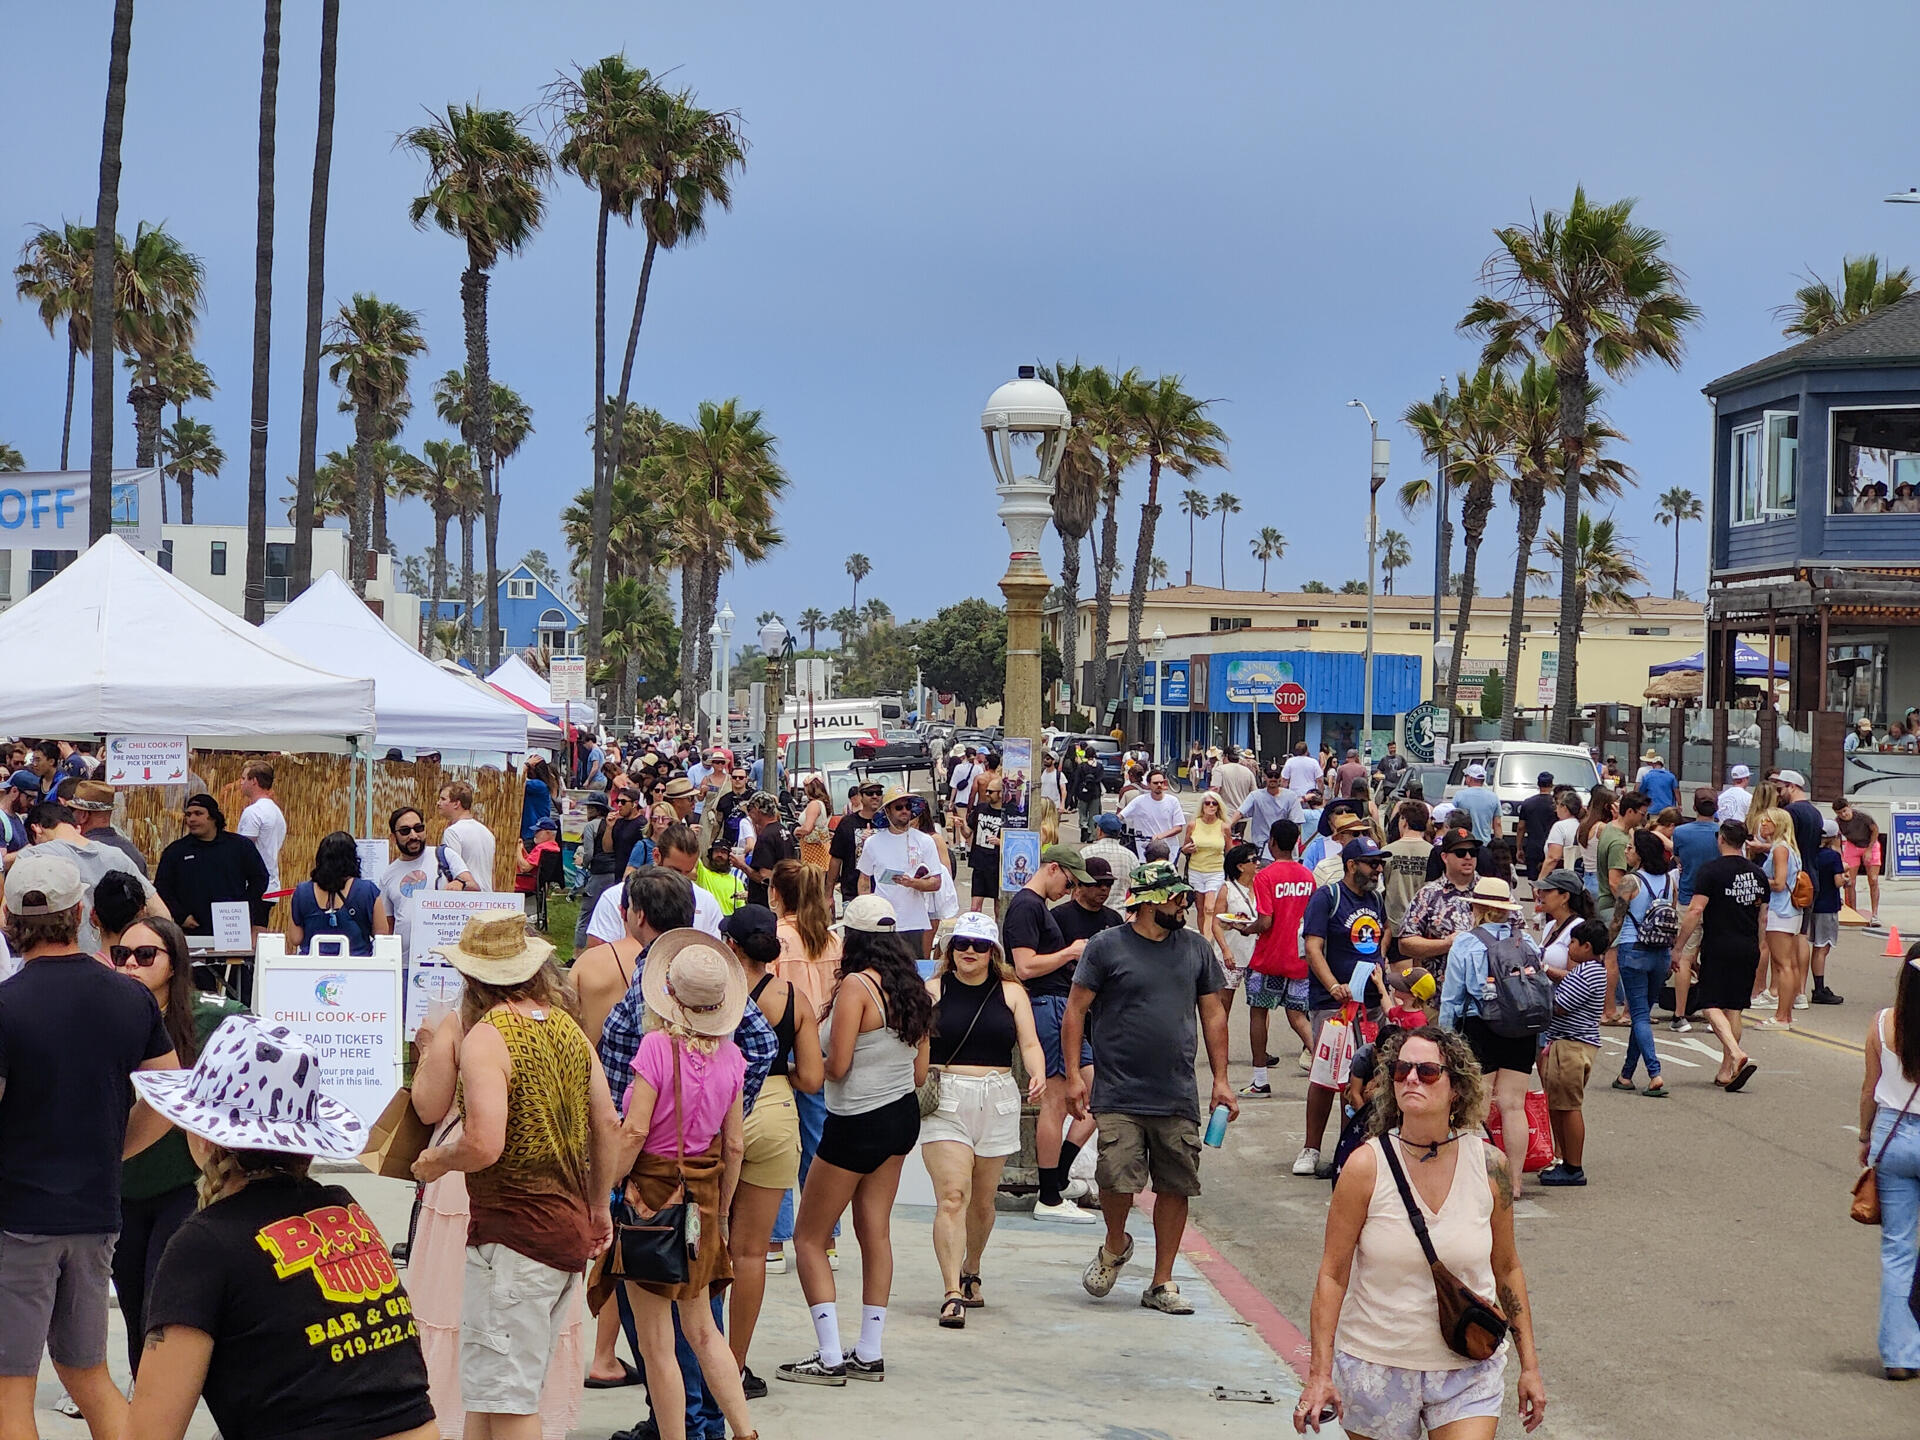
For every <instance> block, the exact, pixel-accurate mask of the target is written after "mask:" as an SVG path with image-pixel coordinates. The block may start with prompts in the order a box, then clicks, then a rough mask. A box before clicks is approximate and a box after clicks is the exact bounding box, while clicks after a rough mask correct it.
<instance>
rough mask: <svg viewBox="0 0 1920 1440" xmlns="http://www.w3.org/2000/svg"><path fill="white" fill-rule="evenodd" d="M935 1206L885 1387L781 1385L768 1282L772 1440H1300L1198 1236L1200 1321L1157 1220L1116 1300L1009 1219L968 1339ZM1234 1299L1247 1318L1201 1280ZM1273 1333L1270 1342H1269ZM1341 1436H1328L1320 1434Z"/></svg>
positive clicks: (1057, 1239) (779, 1320) (621, 1419)
mask: <svg viewBox="0 0 1920 1440" xmlns="http://www.w3.org/2000/svg"><path fill="white" fill-rule="evenodd" d="M326 1178H327V1179H328V1180H329V1181H332V1182H337V1183H341V1184H345V1185H346V1186H348V1187H349V1188H350V1189H352V1190H353V1191H354V1193H355V1194H356V1195H357V1196H358V1197H359V1198H360V1200H361V1203H362V1204H364V1205H365V1206H366V1207H367V1209H368V1212H369V1213H370V1214H371V1215H372V1216H373V1218H374V1222H375V1223H376V1224H377V1225H379V1227H380V1229H381V1233H382V1234H384V1235H386V1236H387V1237H388V1238H389V1240H394V1239H398V1238H399V1237H400V1236H403V1235H404V1234H405V1233H406V1226H407V1213H408V1209H409V1207H410V1205H411V1203H412V1186H411V1185H407V1184H403V1183H401V1182H398V1181H392V1180H379V1179H375V1178H373V1177H371V1176H368V1175H366V1174H364V1173H363V1172H359V1171H354V1172H351V1173H346V1174H341V1175H337V1176H334V1175H330V1176H327V1177H326ZM932 1219H933V1212H932V1210H931V1209H929V1208H927V1207H923V1206H915V1205H902V1206H899V1207H898V1208H896V1210H895V1211H894V1218H893V1245H894V1282H893V1295H892V1303H891V1305H890V1307H889V1313H888V1317H887V1339H886V1355H887V1371H888V1375H887V1380H886V1382H885V1383H884V1384H881V1385H871V1384H861V1383H853V1384H849V1385H847V1386H846V1387H845V1388H828V1387H820V1386H810V1385H792V1384H785V1383H782V1382H780V1381H778V1380H775V1379H774V1378H773V1376H774V1370H775V1367H777V1366H778V1365H780V1364H781V1363H782V1362H784V1361H789V1360H797V1359H802V1358H804V1357H805V1356H807V1355H810V1354H812V1353H813V1350H814V1348H815V1347H814V1337H813V1327H812V1325H811V1323H810V1322H809V1320H808V1317H807V1310H806V1305H805V1302H804V1301H803V1300H802V1298H801V1295H800V1282H799V1279H798V1277H797V1276H796V1275H794V1274H793V1273H792V1272H791V1270H790V1271H789V1273H787V1274H785V1275H773V1276H769V1277H768V1283H767V1299H766V1304H765V1307H764V1309H763V1311H762V1313H761V1316H760V1322H759V1326H758V1328H757V1329H756V1331H755V1334H754V1344H753V1354H752V1356H751V1357H750V1363H751V1365H752V1367H753V1370H754V1373H755V1374H757V1375H760V1376H761V1377H762V1378H764V1379H766V1380H767V1381H768V1384H769V1387H770V1393H769V1394H768V1395H767V1397H766V1398H765V1399H764V1400H756V1401H754V1402H753V1407H752V1408H753V1417H754V1421H755V1423H756V1424H757V1425H758V1427H759V1430H760V1433H761V1434H762V1435H763V1436H766V1437H767V1440H775V1437H798V1440H827V1437H830V1436H836V1435H845V1434H858V1435H860V1436H862V1437H863V1440H896V1437H898V1440H906V1437H914V1440H920V1437H925V1436H930V1435H942V1434H953V1435H960V1434H970V1435H993V1436H995V1437H1021V1436H1036V1437H1038V1436H1048V1437H1053V1436H1063V1435H1066V1436H1073V1435H1098V1436H1101V1437H1103V1440H1200V1437H1221V1440H1256V1437H1257V1440H1272V1437H1273V1436H1274V1435H1275V1434H1277V1433H1281V1432H1282V1431H1286V1432H1287V1433H1291V1432H1290V1428H1289V1427H1290V1422H1291V1418H1292V1417H1291V1411H1292V1408H1293V1404H1294V1402H1295V1401H1296V1400H1297V1399H1298V1398H1299V1393H1300V1387H1299V1383H1298V1381H1297V1380H1296V1378H1295V1376H1294V1373H1293V1371H1292V1370H1291V1369H1290V1368H1289V1367H1288V1365H1287V1364H1286V1362H1285V1361H1283V1360H1282V1359H1280V1358H1279V1356H1278V1355H1276V1353H1275V1348H1274V1347H1276V1346H1278V1347H1282V1348H1284V1347H1285V1346H1287V1345H1288V1344H1290V1343H1291V1341H1292V1338H1293V1337H1292V1334H1291V1332H1290V1330H1289V1329H1288V1327H1287V1324H1286V1322H1285V1321H1283V1320H1281V1319H1280V1318H1279V1316H1278V1312H1275V1311H1273V1310H1272V1309H1271V1307H1270V1306H1268V1305H1267V1304H1266V1302H1265V1300H1264V1299H1263V1297H1261V1296H1260V1295H1259V1294H1258V1292H1256V1291H1254V1290H1253V1289H1252V1287H1251V1286H1250V1285H1247V1284H1246V1282H1244V1281H1242V1280H1241V1279H1240V1278H1239V1276H1238V1274H1237V1272H1235V1271H1233V1270H1232V1269H1231V1267H1229V1266H1227V1265H1226V1262H1225V1261H1223V1260H1221V1259H1220V1258H1219V1256H1218V1255H1217V1253H1216V1252H1215V1251H1214V1250H1213V1247H1212V1246H1211V1245H1209V1244H1208V1243H1207V1242H1206V1241H1205V1240H1204V1238H1202V1237H1201V1236H1200V1235H1199V1234H1198V1232H1194V1231H1189V1232H1188V1249H1187V1251H1186V1253H1184V1254H1183V1255H1182V1258H1181V1261H1180V1263H1179V1265H1178V1266H1177V1267H1176V1269H1175V1272H1174V1278H1175V1280H1176V1281H1177V1282H1178V1284H1179V1286H1180V1289H1181V1292H1182V1293H1183V1294H1185V1295H1186V1296H1187V1298H1188V1299H1189V1300H1190V1301H1191V1302H1192V1303H1193V1306H1194V1312H1195V1313H1194V1314H1192V1315H1191V1316H1184V1317H1181V1316H1170V1315H1162V1314H1159V1313H1158V1312H1156V1311H1151V1310H1145V1309H1142V1308H1141V1306H1140V1293H1141V1291H1142V1290H1143V1289H1144V1288H1145V1285H1146V1282H1147V1279H1148V1276H1149V1274H1150V1272H1151V1269H1152V1262H1151V1258H1150V1257H1151V1254H1152V1249H1153V1235H1152V1230H1151V1227H1150V1225H1149V1223H1148V1220H1147V1217H1146V1215H1145V1214H1144V1213H1136V1216H1135V1219H1134V1222H1133V1225H1132V1227H1131V1228H1132V1230H1133V1233H1134V1235H1135V1243H1136V1258H1135V1260H1134V1262H1133V1263H1132V1264H1130V1265H1129V1266H1128V1267H1127V1268H1126V1269H1125V1270H1123V1271H1122V1272H1121V1276H1120V1283H1119V1284H1118V1285H1117V1286H1116V1287H1115V1289H1114V1291H1113V1293H1112V1294H1111V1295H1109V1296H1108V1297H1107V1298H1106V1299H1105V1300H1094V1299H1092V1298H1091V1297H1089V1296H1088V1295H1087V1294H1086V1292H1085V1291H1084V1290H1082V1289H1081V1288H1080V1272H1081V1270H1082V1269H1083V1268H1084V1267H1085V1265H1086V1263H1087V1261H1088V1260H1089V1259H1091V1258H1092V1256H1093V1251H1094V1247H1095V1245H1096V1244H1098V1241H1099V1236H1100V1235H1101V1233H1102V1231H1101V1227H1100V1226H1098V1225H1072V1226H1069V1225H1060V1224H1055V1223H1047V1222H1039V1221H1035V1220H1034V1219H1033V1218H1032V1217H1031V1216H1029V1215H1025V1214H1003V1215H1001V1217H1000V1220H999V1223H998V1225H997V1226H996V1227H995V1229H994V1234H993V1241H992V1244H991V1245H990V1246H989V1247H988V1250H987V1256H986V1263H985V1267H984V1272H985V1278H984V1293H985V1296H986V1299H987V1305H986V1307H985V1308H984V1309H980V1310H972V1311H969V1312H968V1315H967V1327H966V1329H965V1330H960V1331H953V1330H942V1329H940V1328H939V1326H938V1325H937V1324H936V1323H935V1320H936V1315H937V1312H938V1309H939V1302H940V1294H941V1285H940V1276H939V1270H938V1268H937V1267H936V1266H935V1264H934V1259H933V1244H932ZM1203 1269H1204V1270H1205V1271H1206V1272H1208V1274H1211V1275H1212V1276H1213V1277H1214V1278H1215V1279H1217V1280H1218V1281H1219V1282H1220V1284H1221V1285H1222V1286H1224V1287H1225V1288H1226V1289H1227V1290H1228V1291H1229V1292H1231V1293H1234V1294H1235V1295H1236V1297H1237V1299H1238V1301H1239V1303H1240V1304H1241V1305H1242V1307H1243V1308H1244V1309H1245V1310H1246V1312H1247V1313H1246V1314H1244V1315H1243V1314H1242V1313H1240V1311H1237V1310H1236V1309H1235V1308H1234V1307H1233V1306H1232V1305H1230V1304H1229V1303H1228V1302H1227V1300H1226V1299H1225V1298H1223V1296H1222V1293H1221V1290H1220V1289H1217V1288H1216V1287H1215V1285H1214V1284H1213V1283H1210V1281H1209V1279H1208V1278H1207V1275H1206V1274H1203V1273H1202V1270H1203ZM859 1270H860V1253H859V1247H858V1246H857V1245H854V1244H853V1243H852V1237H851V1234H849V1235H848V1237H847V1241H846V1242H845V1243H844V1244H843V1246H842V1249H841V1269H840V1272H839V1274H838V1276H837V1277H836V1278H837V1280H838V1282H839V1304H840V1325H841V1332H842V1335H843V1337H844V1339H845V1340H846V1341H848V1342H849V1343H850V1342H851V1341H852V1340H853V1339H854V1337H855V1336H857V1335H858V1333H859V1328H860V1274H859ZM112 1325H113V1336H112V1339H111V1341H110V1345H109V1353H110V1355H111V1357H112V1368H113V1373H114V1375H115V1376H116V1378H119V1379H121V1380H124V1379H125V1373H124V1369H125V1360H124V1353H125V1347H124V1344H123V1342H122V1340H121V1338H120V1337H121V1334H122V1333H123V1331H122V1326H121V1321H120V1316H119V1312H118V1311H117V1310H116V1311H114V1312H113V1316H112ZM1263 1335H1264V1336H1265V1338H1263ZM1216 1386H1220V1387H1224V1388H1226V1389H1229V1390H1251V1391H1262V1390H1264V1391H1266V1392H1267V1393H1269V1394H1271V1395H1272V1396H1273V1397H1274V1400H1275V1402H1276V1403H1275V1404H1273V1405H1264V1404H1255V1403H1244V1402H1238V1401H1224V1402H1223V1401H1219V1400H1216V1399H1214V1398H1213V1391H1214V1388H1215V1387H1216ZM59 1389H60V1387H59V1382H58V1381H57V1380H56V1379H55V1378H54V1375H53V1370H52V1367H51V1365H46V1366H44V1367H43V1369H42V1372H41V1386H40V1394H39V1403H40V1405H41V1406H42V1407H43V1408H42V1409H41V1411H40V1413H39V1414H38V1416H37V1418H38V1420H39V1424H40V1433H41V1434H42V1435H43V1436H47V1437H49V1440H69V1437H71V1440H83V1437H85V1436H86V1433H87V1431H86V1427H85V1425H84V1424H83V1423H82V1422H81V1421H79V1420H71V1419H68V1418H66V1417H64V1416H62V1415H59V1414H57V1413H55V1412H54V1411H53V1410H52V1409H51V1408H49V1407H51V1406H52V1405H53V1403H54V1400H55V1398H56V1396H57V1395H58V1393H59ZM644 1414H645V1401H644V1400H643V1398H642V1395H641V1392H640V1391H639V1390H638V1389H624V1390H594V1391H588V1392H586V1396H585V1404H584V1405H583V1407H582V1410H581V1417H580V1424H579V1426H578V1428H577V1429H576V1430H575V1431H574V1434H576V1435H578V1436H582V1437H591V1440H601V1437H604V1436H607V1435H609V1434H611V1433H612V1432H613V1431H615V1430H620V1429H625V1428H627V1427H629V1426H631V1425H633V1424H634V1423H635V1422H636V1421H637V1420H638V1419H639V1418H640V1417H641V1416H642V1415H644ZM1322 1433H1323V1434H1327V1435H1335V1434H1337V1433H1338V1429H1337V1427H1334V1426H1329V1427H1328V1428H1327V1429H1326V1430H1325V1431H1323V1432H1322ZM213 1434H214V1427H213V1424H212V1421H211V1419H210V1417H209V1416H208V1415H207V1413H206V1410H205V1408H204V1407H202V1408H201V1410H200V1411H199V1413H198V1415H197V1416H196V1417H195V1421H194V1424H193V1426H192V1427H191V1428H190V1429H189V1431H188V1435H189V1436H190V1437H192V1440H206V1437H211V1436H212V1435H213Z"/></svg>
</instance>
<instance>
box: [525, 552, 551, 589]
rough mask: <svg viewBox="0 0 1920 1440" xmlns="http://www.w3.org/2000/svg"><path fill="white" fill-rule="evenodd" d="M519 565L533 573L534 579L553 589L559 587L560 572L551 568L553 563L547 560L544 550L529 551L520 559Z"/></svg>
mask: <svg viewBox="0 0 1920 1440" xmlns="http://www.w3.org/2000/svg"><path fill="white" fill-rule="evenodd" d="M520 563H521V564H522V565H524V566H526V567H527V569H529V570H531V571H532V572H533V575H534V578H535V579H536V580H538V581H540V582H541V583H542V584H544V585H547V586H549V587H551V588H553V589H558V588H559V586H560V572H559V571H557V570H555V569H554V568H553V562H552V561H551V560H549V559H547V552H546V551H544V550H529V551H527V553H526V554H524V555H522V556H521V557H520Z"/></svg>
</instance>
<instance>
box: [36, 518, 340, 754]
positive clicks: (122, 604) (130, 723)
mask: <svg viewBox="0 0 1920 1440" xmlns="http://www.w3.org/2000/svg"><path fill="white" fill-rule="evenodd" d="M0 667H4V669H5V673H6V676H7V680H6V686H5V690H4V698H0V722H4V724H3V725H0V728H4V729H5V730H7V731H8V732H9V733H11V734H14V735H109V734H112V735H123V734H133V735H190V736H193V737H195V738H196V739H197V740H200V741H201V742H202V743H206V742H209V741H211V740H213V739H214V738H216V737H218V738H225V737H234V738H246V739H257V738H271V739H275V740H280V741H282V742H285V741H287V740H290V739H293V738H295V737H307V736H321V737H328V738H331V739H333V740H336V741H337V740H340V739H344V738H348V737H352V736H367V735H371V734H372V733H373V730H374V708H373V683H372V682H371V681H369V680H366V679H360V678H352V677H350V676H348V675H343V674H341V673H340V669H341V667H338V666H333V665H329V664H327V663H326V662H325V661H321V662H318V663H316V662H315V661H313V660H310V659H306V658H303V657H302V656H300V655H298V654H295V653H293V652H292V651H291V650H290V649H288V648H285V647H283V646H282V645H280V644H278V643H276V642H275V641H274V640H272V639H269V638H267V637H265V636H264V635H262V633H261V632H260V631H259V630H257V629H255V628H254V627H253V626H251V625H249V624H247V623H246V621H244V620H242V619H240V618H239V617H238V616H237V615H233V614H230V613H228V612H227V611H226V610H223V609H221V608H220V606H218V605H216V604H214V603H213V601H211V600H209V599H207V598H206V597H205V596H204V595H201V594H199V593H198V592H196V591H194V590H192V589H190V588H189V587H188V586H186V585H185V584H183V583H182V582H180V581H179V580H176V579H174V577H173V576H171V575H169V574H167V573H166V572H165V571H163V570H162V569H161V568H160V567H159V566H158V565H155V564H154V563H153V562H152V561H151V560H148V559H147V558H146V557H145V556H143V555H141V554H140V553H139V552H138V551H137V550H135V549H134V548H133V547H132V546H131V545H129V544H127V542H126V541H124V540H122V539H121V538H120V537H119V536H117V535H109V536H107V537H106V538H105V539H103V540H100V541H98V542H97V543H96V544H94V545H93V546H92V547H91V548H90V549H88V550H87V551H86V553H85V554H83V555H81V556H80V557H79V558H78V559H76V560H75V561H74V562H73V564H71V565H69V566H68V567H67V568H66V569H65V570H63V571H61V573H60V574H58V575H56V576H54V577H53V579H51V580H49V581H48V582H47V583H46V584H45V585H42V586H41V587H40V588H39V589H38V590H36V591H34V592H33V593H32V594H31V595H29V596H27V597H26V598H25V599H23V600H21V601H20V602H19V603H18V604H17V605H14V606H13V607H11V608H10V609H8V610H6V611H5V612H0Z"/></svg>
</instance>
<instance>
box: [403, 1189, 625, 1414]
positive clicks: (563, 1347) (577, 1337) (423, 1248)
mask: <svg viewBox="0 0 1920 1440" xmlns="http://www.w3.org/2000/svg"><path fill="white" fill-rule="evenodd" d="M466 1266H467V1177H466V1176H465V1175H463V1174H461V1173H460V1172H459V1171H458V1170H452V1171H449V1172H448V1173H447V1174H445V1175H442V1176H441V1177H440V1178H439V1179H438V1180H436V1181H434V1182H433V1183H432V1184H431V1185H429V1186H427V1192H426V1195H425V1196H424V1197H423V1198H422V1200H421V1205H420V1224H419V1225H418V1226H417V1227H416V1228H415V1231H414V1236H413V1249H412V1251H411V1252H410V1253H409V1254H408V1256H407V1275H406V1280H407V1294H408V1295H410V1296H411V1297H412V1299H413V1315H414V1319H415V1320H416V1321H418V1322H419V1325H420V1349H421V1352H422V1353H423V1354H424V1355H425V1356H426V1359H427V1388H428V1391H429V1393H430V1394H431V1395H432V1397H433V1413H434V1418H435V1419H436V1421H437V1422H438V1423H439V1426H440V1434H441V1437H442V1440H460V1437H461V1435H462V1433H463V1432H464V1430H465V1429H466V1407H465V1406H464V1405H463V1404H462V1403H461V1400H460V1295H461V1287H462V1283H463V1279H464V1276H465V1274H466ZM584 1293H585V1291H584V1287H583V1288H582V1289H580V1290H576V1291H574V1295H573V1313H572V1314H571V1315H569V1316H568V1317H567V1323H566V1326H565V1328H563V1329H562V1330H561V1332H560V1341H559V1343H558V1344H557V1345H555V1346H554V1348H553V1364H552V1365H551V1366H549V1367H548V1369H547V1383H546V1386H545V1388H543V1389H542V1390H541V1392H540V1434H541V1437H542V1440H566V1435H567V1432H568V1431H569V1430H571V1429H573V1428H574V1426H575V1425H577V1424H579V1422H580V1398H581V1396H580V1392H581V1386H582V1385H583V1384H584V1383H585V1381H586V1378H587V1357H586V1351H585V1350H584V1349H583V1348H582V1345H581V1333H582V1330H583V1329H584V1327H585V1323H586V1322H585V1318H584V1316H585V1306H584V1304H583V1303H582V1301H583V1296H584Z"/></svg>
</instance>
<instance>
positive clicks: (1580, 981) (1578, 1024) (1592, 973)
mask: <svg viewBox="0 0 1920 1440" xmlns="http://www.w3.org/2000/svg"><path fill="white" fill-rule="evenodd" d="M1606 994H1607V967H1606V966H1605V965H1602V964H1601V963H1600V962H1599V961H1598V960H1588V961H1584V962H1583V963H1581V964H1579V965H1576V966H1574V967H1573V968H1572V969H1571V970H1569V971H1567V973H1566V976H1565V977H1564V978H1563V979H1561V980H1560V981H1559V982H1558V983H1557V984H1556V985H1555V986H1554V987H1553V1023H1552V1024H1550V1025H1548V1026H1547V1039H1548V1040H1578V1041H1579V1042H1580V1043H1581V1044H1582V1045H1591V1046H1593V1047H1594V1048H1595V1049H1596V1050H1597V1049H1599V1048H1600V1006H1601V1001H1603V1000H1604V999H1605V998H1606Z"/></svg>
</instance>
